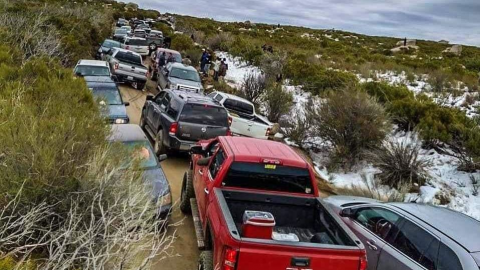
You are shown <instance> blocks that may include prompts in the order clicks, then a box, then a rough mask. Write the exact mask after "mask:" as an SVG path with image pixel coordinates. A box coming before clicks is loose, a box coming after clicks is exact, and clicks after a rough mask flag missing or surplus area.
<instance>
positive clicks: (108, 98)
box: [92, 88, 123, 105]
mask: <svg viewBox="0 0 480 270" xmlns="http://www.w3.org/2000/svg"><path fill="white" fill-rule="evenodd" d="M92 94H93V96H94V97H95V98H97V99H99V100H100V101H104V102H106V103H107V104H108V105H122V104H123V101H122V97H121V96H120V93H119V92H118V90H117V89H105V88H94V89H93V91H92Z"/></svg>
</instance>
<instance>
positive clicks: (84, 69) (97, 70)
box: [75, 66, 110, 76]
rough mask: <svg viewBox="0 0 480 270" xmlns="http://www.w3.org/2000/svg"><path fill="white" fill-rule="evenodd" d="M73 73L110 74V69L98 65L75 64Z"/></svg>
mask: <svg viewBox="0 0 480 270" xmlns="http://www.w3.org/2000/svg"><path fill="white" fill-rule="evenodd" d="M75 74H77V75H80V76H110V69H108V67H100V66H77V68H75Z"/></svg>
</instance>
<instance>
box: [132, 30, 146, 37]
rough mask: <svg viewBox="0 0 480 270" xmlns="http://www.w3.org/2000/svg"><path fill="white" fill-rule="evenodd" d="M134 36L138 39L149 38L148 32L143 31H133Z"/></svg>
mask: <svg viewBox="0 0 480 270" xmlns="http://www.w3.org/2000/svg"><path fill="white" fill-rule="evenodd" d="M132 36H134V37H138V38H146V37H147V32H145V30H143V29H135V30H133V33H132Z"/></svg>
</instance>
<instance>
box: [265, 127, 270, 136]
mask: <svg viewBox="0 0 480 270" xmlns="http://www.w3.org/2000/svg"><path fill="white" fill-rule="evenodd" d="M270 131H271V128H267V131H265V136H267V137H268V136H270Z"/></svg>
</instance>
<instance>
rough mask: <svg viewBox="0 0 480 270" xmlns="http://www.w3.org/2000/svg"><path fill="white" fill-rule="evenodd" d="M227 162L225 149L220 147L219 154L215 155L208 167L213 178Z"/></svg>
mask: <svg viewBox="0 0 480 270" xmlns="http://www.w3.org/2000/svg"><path fill="white" fill-rule="evenodd" d="M224 162H225V154H224V153H223V149H221V148H220V149H218V152H217V154H216V155H215V156H214V157H213V161H212V163H211V164H210V167H209V168H208V169H209V170H210V175H211V176H212V180H213V179H215V177H217V173H218V171H220V168H222V165H223V163H224Z"/></svg>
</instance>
